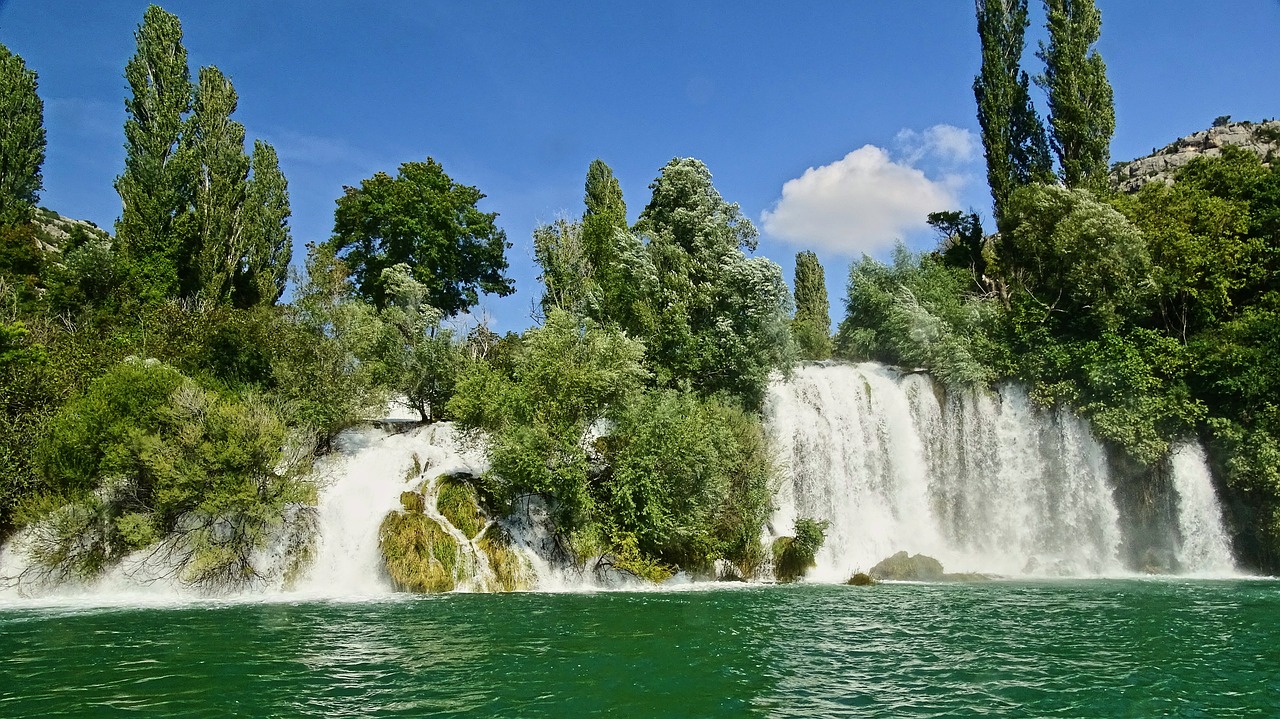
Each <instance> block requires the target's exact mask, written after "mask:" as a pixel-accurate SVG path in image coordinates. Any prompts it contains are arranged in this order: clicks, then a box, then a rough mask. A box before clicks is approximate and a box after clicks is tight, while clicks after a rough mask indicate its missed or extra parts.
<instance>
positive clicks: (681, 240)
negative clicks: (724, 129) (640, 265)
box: [636, 158, 792, 407]
mask: <svg viewBox="0 0 1280 719" xmlns="http://www.w3.org/2000/svg"><path fill="white" fill-rule="evenodd" d="M650 187H651V188H652V190H653V197H652V199H651V200H650V201H649V204H648V205H647V206H646V207H645V209H644V211H643V212H642V213H641V214H640V220H639V222H638V223H637V225H636V231H637V233H638V234H640V235H641V236H642V237H645V238H647V244H646V250H647V254H648V256H649V258H650V259H651V263H652V267H653V270H652V272H653V274H652V276H651V277H650V278H648V279H647V281H646V284H647V286H646V287H645V302H644V307H643V308H641V310H640V312H639V313H638V315H639V322H638V325H639V327H638V331H637V332H636V334H637V335H638V336H640V337H643V338H645V341H646V346H647V348H648V358H649V360H650V361H651V363H652V365H653V366H654V368H655V373H656V375H657V377H658V381H659V384H661V385H667V386H676V387H687V388H691V389H694V390H696V391H698V392H701V393H704V394H714V393H717V392H725V393H728V394H730V395H733V396H736V397H739V398H742V399H743V400H744V401H745V402H746V403H747V404H748V405H749V406H752V407H755V406H759V403H760V402H761V401H762V400H763V397H764V389H765V386H766V384H767V382H768V376H769V373H770V372H771V371H773V370H774V369H777V368H781V367H785V366H786V365H787V364H788V362H789V361H790V357H791V346H790V333H789V332H788V329H787V324H788V315H789V314H790V311H791V302H792V300H791V293H790V292H789V291H788V290H787V286H786V283H785V282H784V281H783V279H782V269H781V268H780V267H778V265H777V264H776V263H773V262H771V261H769V260H767V259H764V258H748V257H747V256H746V255H745V254H743V250H751V251H754V250H755V248H756V238H757V236H758V233H757V232H756V228H755V226H754V225H752V224H751V221H750V220H748V219H747V218H746V217H744V216H743V215H742V211H741V209H740V208H739V207H738V205H736V204H730V203H728V202H726V201H725V200H724V198H722V197H721V196H720V193H719V192H717V191H716V189H715V188H714V187H713V186H712V184H711V173H710V171H708V170H707V167H706V165H704V164H702V163H701V162H700V161H698V160H695V159H693V158H683V159H682V158H676V159H673V160H671V161H670V162H668V163H667V164H666V166H665V167H663V168H662V172H661V174H659V176H658V178H657V179H656V180H654V182H653V184H652V185H650Z"/></svg>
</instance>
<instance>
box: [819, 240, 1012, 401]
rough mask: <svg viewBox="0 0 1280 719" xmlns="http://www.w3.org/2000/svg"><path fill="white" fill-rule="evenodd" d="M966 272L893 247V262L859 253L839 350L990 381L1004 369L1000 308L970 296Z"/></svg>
mask: <svg viewBox="0 0 1280 719" xmlns="http://www.w3.org/2000/svg"><path fill="white" fill-rule="evenodd" d="M971 288H972V283H971V279H970V277H969V274H968V272H967V271H965V270H962V269H960V268H957V267H950V266H947V265H946V264H944V263H943V262H941V261H940V258H939V257H938V256H937V255H934V254H924V255H915V254H912V253H911V252H908V251H907V249H906V248H905V247H904V246H902V245H898V247H897V248H896V249H895V251H894V258H893V264H892V265H885V264H882V263H880V262H878V261H876V260H873V259H871V258H869V257H863V258H862V259H861V260H860V261H858V262H855V263H854V264H853V265H852V266H851V267H850V269H849V284H848V288H847V293H848V299H847V304H846V306H845V319H844V321H842V322H841V323H840V329H839V331H838V332H837V334H836V354H837V356H840V357H843V358H845V359H855V360H868V359H870V360H877V361H880V362H887V363H889V364H899V365H906V366H908V367H927V368H929V369H930V370H931V371H932V372H933V373H934V375H935V376H936V377H938V379H940V380H942V381H943V382H944V383H946V384H955V385H967V384H976V383H984V382H988V381H990V380H991V379H993V378H994V377H995V376H996V375H997V374H998V372H999V371H1000V369H1002V368H1005V367H1007V366H1008V365H1007V359H1006V358H1005V357H1004V353H1003V352H1002V351H1001V346H1000V341H999V339H998V337H999V332H998V325H999V318H998V315H997V305H996V303H995V301H994V300H992V299H991V298H987V297H981V296H975V295H974V293H973V292H972V289H971Z"/></svg>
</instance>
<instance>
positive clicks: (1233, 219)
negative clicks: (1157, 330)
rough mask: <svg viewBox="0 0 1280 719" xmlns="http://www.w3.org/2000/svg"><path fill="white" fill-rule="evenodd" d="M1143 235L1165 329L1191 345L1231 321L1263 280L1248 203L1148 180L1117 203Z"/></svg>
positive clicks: (1260, 251)
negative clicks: (1247, 290)
mask: <svg viewBox="0 0 1280 719" xmlns="http://www.w3.org/2000/svg"><path fill="white" fill-rule="evenodd" d="M1115 204H1116V205H1117V207H1118V208H1119V209H1120V210H1121V211H1122V212H1124V213H1125V215H1126V216H1128V217H1129V218H1130V219H1131V220H1132V221H1133V223H1134V225H1136V226H1137V227H1138V229H1139V230H1141V231H1142V233H1143V235H1144V236H1145V238H1146V243H1147V249H1148V251H1149V252H1150V254H1151V263H1152V271H1153V281H1154V282H1155V290H1156V299H1157V302H1158V305H1159V315H1160V316H1159V326H1161V327H1163V328H1164V330H1165V332H1167V333H1168V334H1169V335H1170V336H1173V337H1177V338H1179V339H1180V340H1182V341H1183V342H1186V341H1187V340H1188V338H1190V337H1191V336H1192V335H1194V334H1195V333H1197V332H1199V331H1200V330H1202V329H1204V328H1206V327H1209V326H1213V325H1216V324H1218V323H1219V322H1222V321H1224V320H1226V319H1227V318H1228V317H1229V316H1230V314H1231V311H1232V308H1233V305H1234V304H1235V302H1236V301H1237V300H1238V299H1239V295H1240V292H1241V290H1242V289H1243V288H1244V287H1246V286H1249V285H1254V286H1256V284H1257V283H1258V282H1260V281H1261V280H1262V277H1261V276H1259V275H1261V274H1263V268H1262V267H1260V266H1259V264H1258V263H1256V262H1252V261H1251V260H1253V259H1254V258H1255V257H1257V256H1259V255H1260V254H1261V253H1262V252H1264V250H1263V248H1262V247H1261V246H1259V245H1260V243H1258V242H1254V241H1250V238H1249V236H1248V234H1249V208H1248V203H1247V202H1241V201H1231V200H1227V199H1223V198H1220V197H1214V196H1212V195H1210V194H1209V193H1207V192H1205V191H1203V190H1200V189H1198V188H1196V187H1194V186H1193V185H1191V184H1189V183H1179V184H1177V185H1176V186H1174V187H1169V186H1167V185H1165V184H1164V183H1160V182H1152V183H1148V184H1147V185H1146V186H1145V187H1143V188H1142V190H1141V191H1140V192H1139V193H1137V194H1136V195H1132V196H1128V197H1120V198H1117V199H1116V200H1115Z"/></svg>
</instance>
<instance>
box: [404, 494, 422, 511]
mask: <svg viewBox="0 0 1280 719" xmlns="http://www.w3.org/2000/svg"><path fill="white" fill-rule="evenodd" d="M400 506H401V507H404V511H406V512H408V513H409V514H422V512H423V510H424V509H426V507H427V501H426V499H425V498H424V497H423V496H422V494H421V493H420V492H401V493H400Z"/></svg>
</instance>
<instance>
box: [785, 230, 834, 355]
mask: <svg viewBox="0 0 1280 719" xmlns="http://www.w3.org/2000/svg"><path fill="white" fill-rule="evenodd" d="M795 296H796V317H795V319H794V320H792V322H791V336H792V338H793V339H795V341H796V344H797V345H798V350H799V353H800V356H801V357H802V358H804V359H810V360H822V359H827V358H829V357H830V356H831V303H830V302H828V301H827V280H826V275H825V273H824V272H823V270H822V265H821V264H819V262H818V256H817V255H816V254H814V253H812V252H809V251H805V252H800V253H798V254H797V255H796V279H795Z"/></svg>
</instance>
